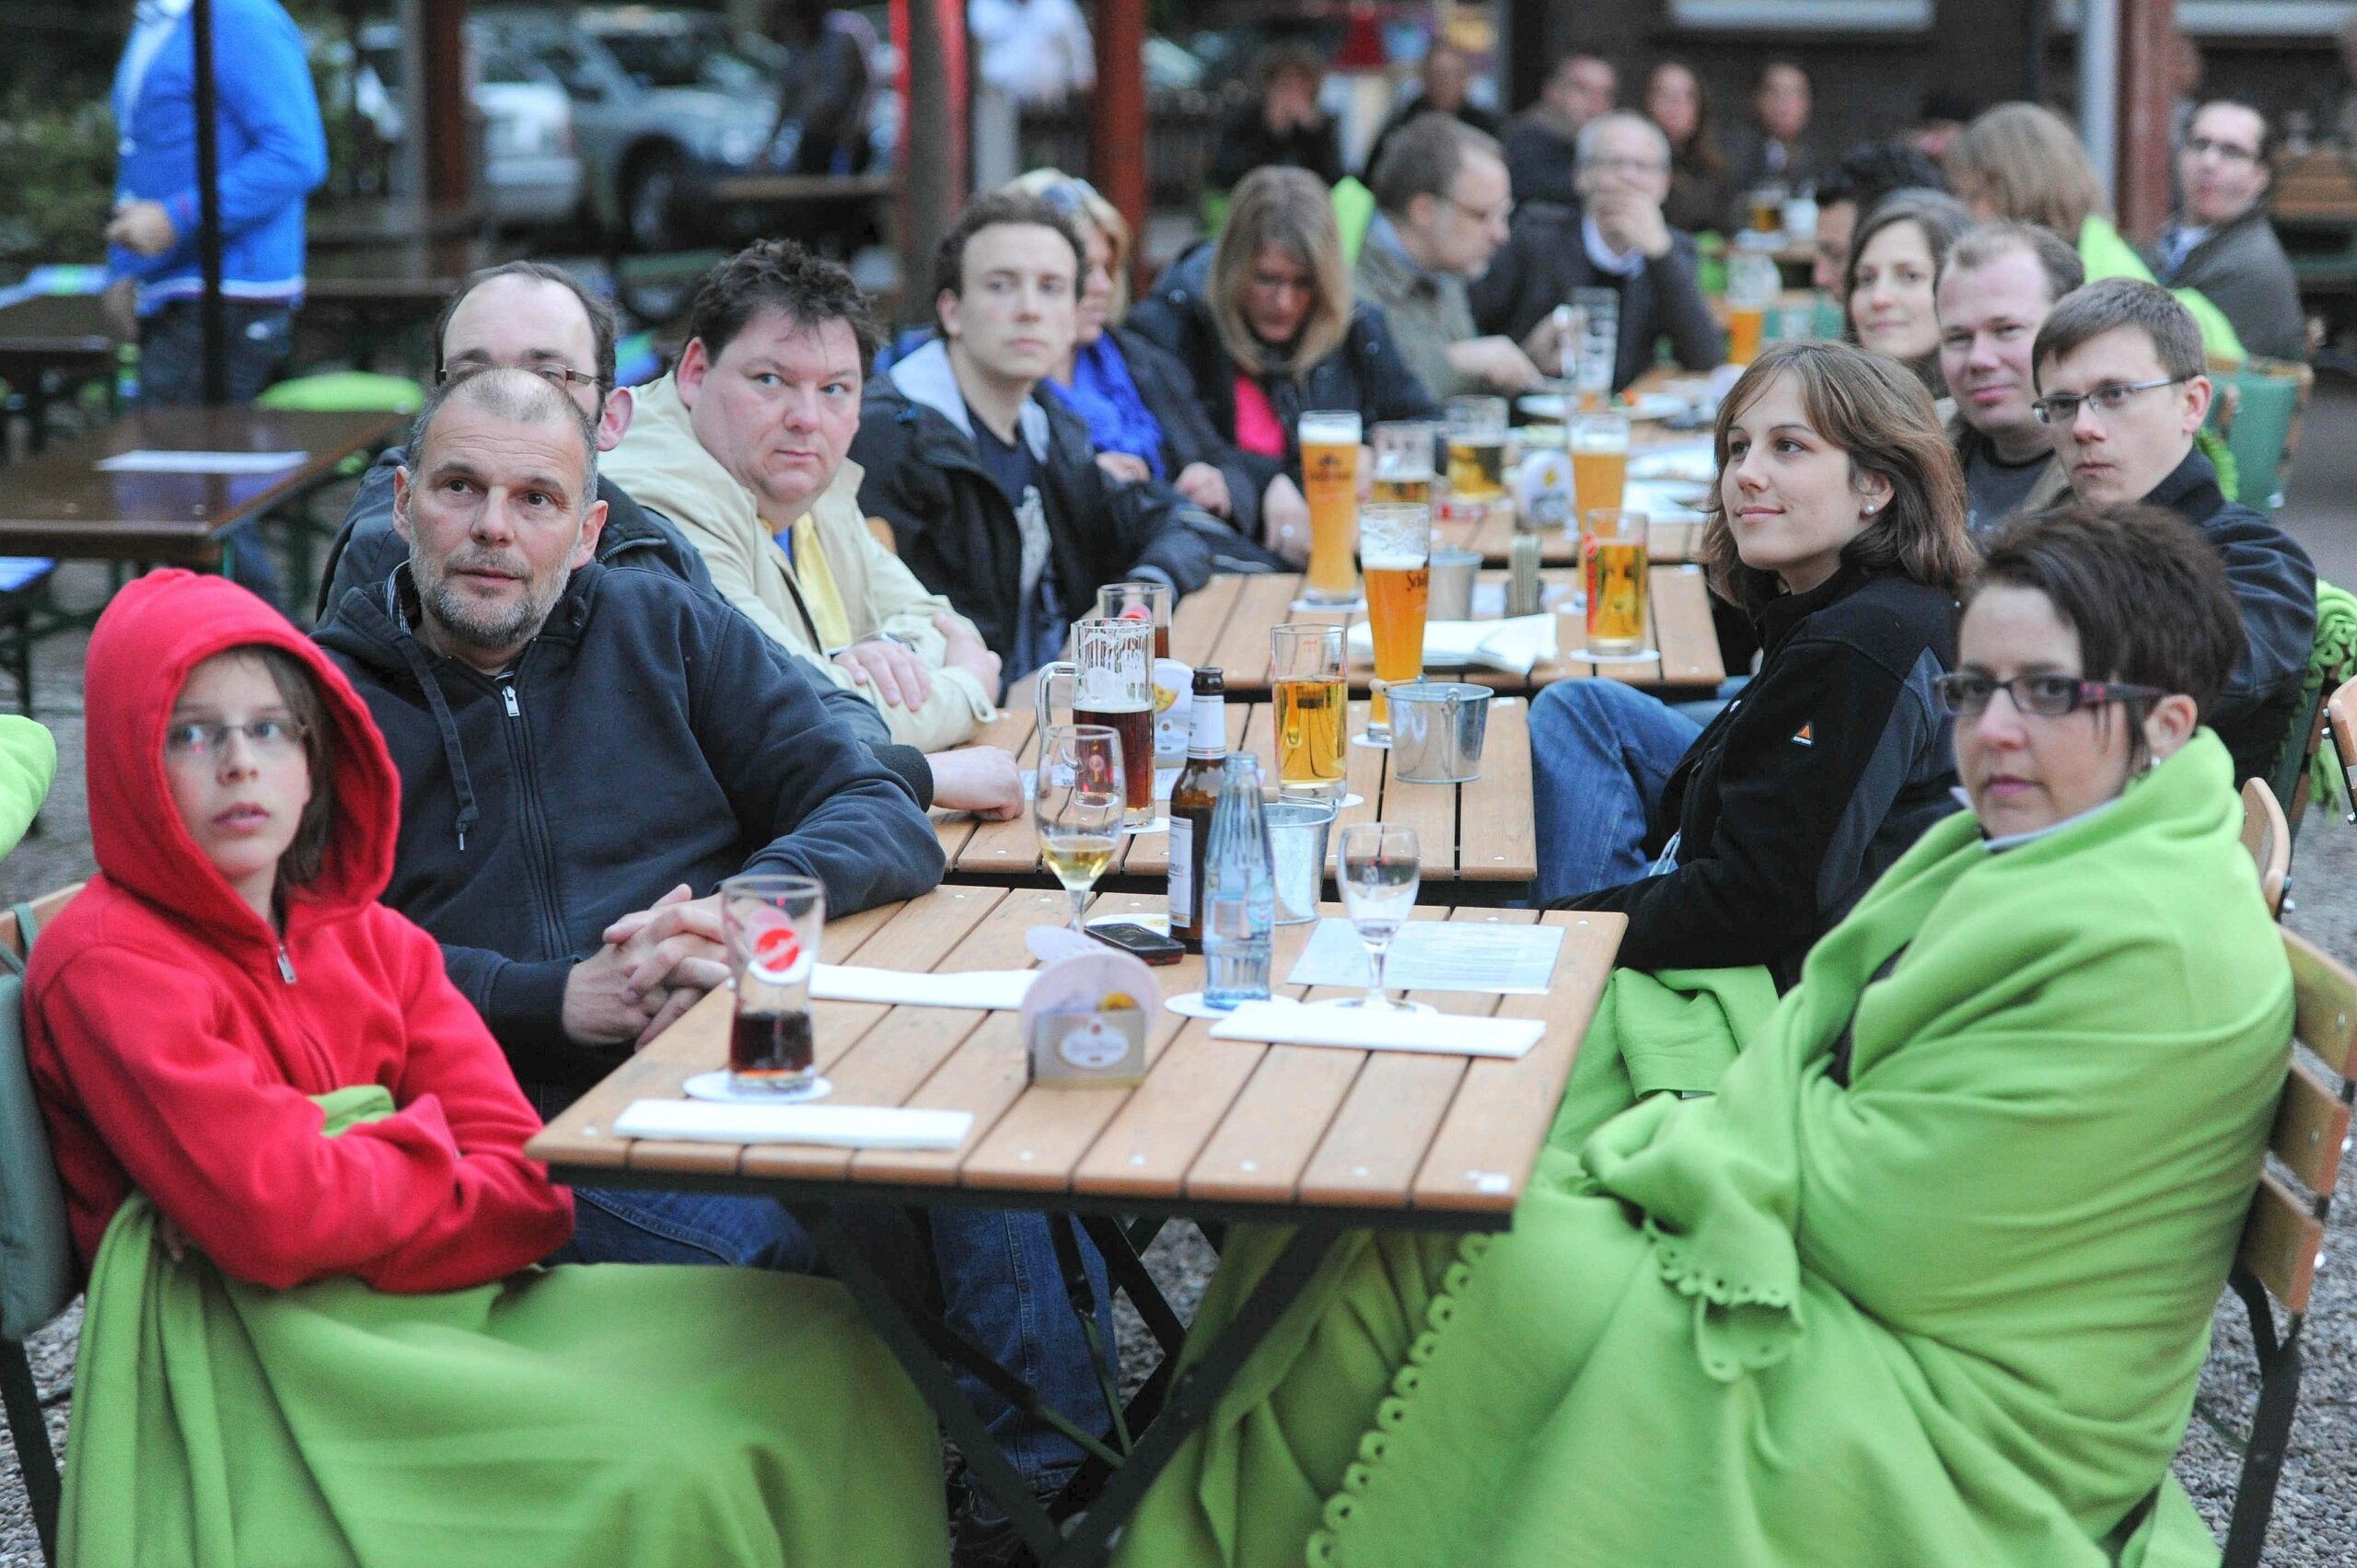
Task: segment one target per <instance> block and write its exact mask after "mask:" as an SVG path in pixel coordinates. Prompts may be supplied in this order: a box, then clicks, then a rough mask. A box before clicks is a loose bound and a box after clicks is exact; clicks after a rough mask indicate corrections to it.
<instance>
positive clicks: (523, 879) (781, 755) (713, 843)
mask: <svg viewBox="0 0 2357 1568" xmlns="http://www.w3.org/2000/svg"><path fill="white" fill-rule="evenodd" d="M414 603H415V601H414V598H412V590H411V589H410V588H409V572H408V570H407V568H406V567H404V568H402V569H401V571H400V572H399V573H397V574H396V575H395V576H394V577H393V579H392V580H391V581H390V582H389V584H387V585H386V586H385V589H384V591H381V592H376V591H360V590H354V591H353V592H351V593H347V594H345V595H344V597H343V598H342V599H341V600H339V601H338V602H337V604H336V606H335V610H334V613H333V615H332V617H331V619H330V620H329V621H328V623H327V624H326V625H324V626H322V627H320V628H319V633H318V637H319V642H320V643H321V644H322V645H324V646H325V647H326V648H327V650H328V652H329V654H330V655H331V656H332V657H333V658H334V659H335V661H336V663H337V664H339V665H341V666H342V667H343V671H344V673H345V674H346V675H348V676H350V677H351V678H352V683H353V685H354V687H356V688H357V689H358V690H359V692H360V695H361V698H362V699H363V700H364V701H365V702H366V703H367V704H368V711H369V712H370V714H373V715H374V716H375V718H376V720H377V728H378V729H380V730H382V731H383V732H384V737H385V744H386V747H387V748H388V749H389V750H390V751H391V752H392V757H393V765H394V766H395V767H396V768H398V769H399V770H400V771H401V836H400V839H399V841H398V843H397V845H396V847H395V850H394V854H393V879H392V881H391V883H390V884H389V886H388V887H387V888H386V889H385V892H384V896H383V901H384V902H385V903H387V904H389V905H390V906H391V907H392V908H394V909H397V910H399V911H401V913H403V914H405V915H407V916H409V918H410V919H412V920H413V921H415V922H417V923H419V924H420V925H423V926H424V927H425V929H426V930H427V931H429V932H431V933H432V934H433V935H434V938H435V940H436V941H438V942H439V943H441V944H442V955H443V961H444V962H445V963H446V964H447V966H448V968H449V970H450V979H451V980H452V981H455V982H456V983H457V985H458V987H459V990H460V991H462V992H464V993H466V995H467V1000H468V1001H470V1002H471V1003H473V1004H474V1005H475V1010H476V1011H477V1012H479V1013H481V1014H482V1016H483V1021H484V1022H485V1023H487V1024H489V1025H490V1026H491V1032H492V1033H493V1035H494V1036H496V1037H497V1038H498V1040H499V1043H500V1045H501V1046H502V1047H503V1048H504V1049H505V1051H506V1052H507V1056H508V1060H509V1062H510V1063H512V1064H513V1065H514V1066H515V1069H516V1075H517V1078H518V1079H519V1080H521V1081H522V1082H523V1083H524V1084H525V1085H526V1086H527V1087H528V1088H536V1089H540V1090H543V1091H545V1090H547V1089H552V1088H553V1089H558V1090H560V1091H563V1092H561V1093H559V1094H558V1095H556V1096H555V1097H554V1098H553V1099H552V1100H550V1101H547V1103H563V1102H564V1101H565V1100H569V1099H570V1098H573V1096H575V1095H577V1094H578V1093H580V1091H581V1090H583V1089H586V1088H587V1087H588V1086H590V1085H591V1084H593V1083H595V1082H597V1081H598V1079H599V1078H600V1077H602V1076H604V1075H605V1074H606V1073H607V1072H608V1071H610V1069H611V1068H612V1067H613V1066H614V1065H615V1064H616V1063H617V1062H618V1061H620V1060H621V1056H622V1055H626V1054H627V1052H618V1051H600V1050H595V1049H592V1048H588V1047H584V1046H578V1045H575V1044H574V1043H572V1042H571V1041H570V1040H568V1039H567V1038H566V1036H565V1033H564V1029H563V1013H564V982H565V977H566V976H567V975H568V974H570V973H571V972H572V970H573V966H574V965H575V963H577V962H579V961H580V960H581V959H583V958H587V957H589V956H591V955H592V954H594V953H596V952H597V951H598V945H599V941H600V937H601V933H603V931H604V930H605V928H606V927H607V926H608V925H609V924H610V923H612V922H613V921H614V920H616V919H617V918H619V917H620V916H621V915H624V914H627V913H629V912H631V911H633V910H642V909H645V908H646V907H647V906H649V905H650V904H652V903H654V901H655V900H656V899H658V898H661V897H662V896H663V895H664V894H665V893H667V892H668V891H669V890H670V889H673V888H674V887H677V886H678V885H679V884H680V883H682V882H685V883H687V884H689V885H690V886H691V887H692V888H693V889H695V891H696V893H697V895H698V896H702V895H703V894H706V893H710V892H712V891H713V890H714V889H715V888H716V887H717V886H718V885H719V882H720V880H721V878H723V877H732V876H735V875H736V874H737V872H740V871H789V872H797V873H800V874H801V875H803V876H806V877H817V878H819V881H821V882H823V883H825V884H826V888H827V911H828V912H829V913H830V914H850V913H853V912H856V911H859V910H863V909H865V908H867V907H868V906H869V905H871V904H880V903H888V902H891V901H892V900H897V899H907V898H913V897H915V896H916V895H917V894H919V893H923V892H925V891H928V890H929V889H932V888H933V887H934V885H935V883H937V882H939V881H940V880H941V872H942V856H941V841H940V839H939V838H938V837H936V836H935V832H934V830H933V825H932V823H930V822H929V821H927V820H926V819H925V815H924V813H923V812H922V811H920V810H918V809H917V805H916V802H915V801H913V800H911V799H910V798H909V792H908V791H907V790H906V789H905V788H903V787H902V786H901V784H900V781H899V780H898V779H896V778H894V777H893V776H892V774H891V772H889V771H888V770H887V769H886V768H885V767H884V766H883V765H882V764H881V763H879V762H877V761H876V760H875V759H874V758H873V757H871V756H870V755H869V754H868V752H867V750H866V749H865V747H863V746H861V745H860V744H859V743H858V742H857V741H856V740H855V739H854V738H853V735H852V731H851V728H850V726H847V725H845V724H844V723H843V722H842V720H841V719H838V718H831V717H830V716H829V715H828V714H827V711H826V709H825V708H823V707H822V706H821V705H820V703H819V699H818V696H817V694H816V693H815V692H813V691H812V690H811V686H810V682H808V681H807V680H804V679H799V678H798V677H796V676H795V675H793V674H791V673H788V672H785V671H782V670H780V669H779V668H778V666H777V664H776V663H775V662H774V661H773V660H772V658H771V657H770V655H769V652H768V646H767V645H768V639H767V638H765V637H763V636H762V635H761V632H760V631H759V630H758V629H756V628H755V627H754V625H753V623H752V622H751V621H748V620H746V619H745V618H744V617H743V616H741V615H739V614H737V611H736V610H733V609H731V608H730V607H729V606H728V605H727V604H726V603H725V602H723V601H721V600H720V599H717V598H712V597H710V596H707V595H702V594H698V593H696V592H695V591H694V590H692V589H691V588H690V587H688V586H687V585H686V584H685V583H682V582H679V581H677V580H676V579H674V578H671V577H668V576H665V575H661V574H659V573H656V572H648V571H634V570H621V571H609V570H608V569H607V568H605V567H603V566H600V565H598V564H597V563H595V562H592V563H590V564H588V565H586V566H584V567H582V568H580V569H579V570H578V571H576V572H575V573H574V574H573V579H572V581H571V583H570V584H569V585H567V587H566V588H565V591H564V594H563V597H562V598H559V599H558V600H557V602H556V606H555V608H554V609H553V610H551V611H550V612H549V617H548V620H547V621H546V622H545V623H544V624H543V625H542V626H541V629H540V635H539V636H537V637H535V638H534V639H533V640H532V641H531V643H530V644H529V645H527V646H526V648H525V650H524V653H523V656H521V657H520V658H519V659H517V662H516V664H515V666H514V667H513V668H510V669H509V670H508V672H507V673H506V674H505V676H503V677H501V678H500V679H493V678H491V677H489V676H486V675H482V674H480V673H478V672H477V671H476V670H475V669H474V668H472V667H470V666H469V665H466V664H463V663H461V662H459V660H457V659H450V658H443V657H440V656H436V655H435V653H434V652H433V651H432V650H431V649H429V648H428V647H426V646H425V645H424V644H423V643H421V642H419V641H418V639H417V637H416V636H415V635H414V634H413V633H412V631H411V616H412V613H413V612H414Z"/></svg>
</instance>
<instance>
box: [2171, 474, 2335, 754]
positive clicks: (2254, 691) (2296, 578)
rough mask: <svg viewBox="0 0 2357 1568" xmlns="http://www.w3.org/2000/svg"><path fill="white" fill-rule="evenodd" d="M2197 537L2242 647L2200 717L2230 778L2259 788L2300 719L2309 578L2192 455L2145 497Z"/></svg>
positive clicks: (2274, 534)
mask: <svg viewBox="0 0 2357 1568" xmlns="http://www.w3.org/2000/svg"><path fill="white" fill-rule="evenodd" d="M2144 500H2145V503H2146V504H2147V505H2154V506H2165V507H2167V508H2168V509H2169V510H2170V511H2172V512H2175V513H2176V514H2177V516H2178V517H2183V518H2184V519H2185V520H2186V521H2188V522H2189V523H2191V524H2192V525H2193V526H2194V527H2196V528H2200V530H2201V532H2202V534H2203V536H2204V537H2205V538H2207V539H2208V540H2210V545H2211V548H2212V549H2213V550H2215V551H2217V552H2218V558H2219V559H2220V560H2221V561H2223V562H2224V563H2225V566H2226V580H2227V582H2228V583H2229V584H2231V585H2232V586H2233V587H2234V590H2235V605H2236V606H2237V607H2238V608H2239V609H2240V610H2242V612H2243V639H2244V648H2243V656H2242V658H2241V659H2240V660H2239V661H2238V662H2237V663H2236V664H2235V673H2234V674H2233V676H2232V677H2231V678H2229V679H2228V680H2227V681H2226V689H2225V691H2223V692H2221V693H2220V694H2219V697H2218V702H2217V704H2216V705H2215V706H2214V707H2212V709H2211V711H2210V712H2209V713H2208V714H2204V715H2203V717H2204V718H2205V719H2206V720H2207V721H2208V723H2209V726H2210V727H2211V728H2212V729H2214V730H2216V731H2217V732H2218V738H2219V739H2221V740H2223V741H2224V742H2225V743H2226V749H2227V750H2229V751H2231V752H2233V753H2234V757H2235V777H2236V778H2237V779H2265V778H2268V777H2269V776H2270V774H2271V772H2273V769H2274V767H2275V757H2276V754H2277V753H2278V752H2279V751H2281V750H2282V749H2283V738H2284V737H2285V736H2286V735H2289V734H2290V733H2291V730H2292V724H2293V719H2295V718H2296V717H2298V716H2299V714H2298V712H2297V710H2298V708H2299V705H2300V690H2301V688H2302V686H2303V685H2305V683H2306V680H2307V678H2308V656H2309V652H2310V649H2311V647H2312V645H2314V644H2315V642H2316V564H2315V563H2313V562H2311V561H2310V560H2309V559H2308V552H2306V551H2305V550H2302V549H2301V548H2300V546H2299V544H2298V542H2297V541H2296V540H2293V538H2292V536H2291V535H2290V534H2287V533H2285V532H2284V531H2283V530H2282V528H2277V527H2276V526H2275V525H2274V524H2273V523H2270V522H2269V521H2268V520H2267V519H2266V518H2265V517H2260V516H2259V515H2258V513H2257V512H2254V511H2252V510H2251V509H2250V508H2249V507H2247V506H2244V505H2238V504H2236V503H2235V502H2232V501H2229V500H2227V499H2226V495H2225V492H2223V491H2222V490H2220V489H2219V488H2218V470H2216V469H2214V468H2212V467H2211V466H2210V459H2207V458H2205V457H2203V456H2202V455H2201V452H2200V448H2199V447H2197V448H2195V449H2194V450H2192V451H2190V452H2188V453H2187V454H2186V455H2185V461H2183V462H2181V463H2179V464H2177V467H2176V469H2174V470H2171V472H2170V474H2169V476H2168V478H2166V479H2165V480H2163V481H2161V482H2160V483H2158V484H2156V485H2154V487H2153V491H2152V494H2149V495H2147V496H2145V497H2144Z"/></svg>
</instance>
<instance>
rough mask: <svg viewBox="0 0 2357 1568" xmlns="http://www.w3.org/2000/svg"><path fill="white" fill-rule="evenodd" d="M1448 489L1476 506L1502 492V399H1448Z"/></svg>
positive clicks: (1503, 483)
mask: <svg viewBox="0 0 2357 1568" xmlns="http://www.w3.org/2000/svg"><path fill="white" fill-rule="evenodd" d="M1448 488H1449V494H1450V495H1451V496H1452V497H1453V498H1454V499H1456V500H1460V501H1470V502H1474V503H1477V504H1486V503H1488V502H1492V501H1495V500H1497V499H1498V498H1499V497H1500V496H1502V495H1504V494H1505V493H1506V401H1505V399H1504V398H1451V399H1449V400H1448Z"/></svg>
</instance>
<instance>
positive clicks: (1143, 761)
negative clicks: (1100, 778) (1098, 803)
mask: <svg viewBox="0 0 2357 1568" xmlns="http://www.w3.org/2000/svg"><path fill="white" fill-rule="evenodd" d="M1072 722H1073V723H1074V724H1101V725H1103V726H1105V727H1106V728H1107V729H1109V730H1111V731H1112V732H1113V733H1114V734H1115V735H1117V736H1119V737H1120V741H1121V789H1122V796H1121V804H1122V805H1123V806H1125V807H1128V813H1127V820H1128V821H1129V822H1130V823H1131V824H1132V826H1136V825H1140V824H1144V823H1148V822H1151V821H1153V820H1154V704H1153V703H1146V704H1145V705H1144V707H1139V708H1089V707H1083V706H1082V705H1081V704H1080V703H1074V704H1073V706H1072Z"/></svg>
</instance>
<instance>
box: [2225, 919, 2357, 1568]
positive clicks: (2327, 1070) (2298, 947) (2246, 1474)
mask: <svg viewBox="0 0 2357 1568" xmlns="http://www.w3.org/2000/svg"><path fill="white" fill-rule="evenodd" d="M2283 947H2284V950H2285V954H2286V956H2287V957H2288V958H2290V959H2291V961H2292V985H2293V993H2294V996H2295V998H2296V1006H2297V1011H2296V1013H2295V1015H2294V1016H2293V1025H2292V1038H2293V1041H2294V1042H2295V1044H2294V1050H2293V1058H2292V1065H2291V1071H2290V1073H2289V1074H2287V1076H2286V1077H2285V1080H2284V1084H2283V1098H2282V1099H2281V1100H2280V1101H2278V1102H2277V1104H2276V1108H2275V1126H2274V1129H2273V1131H2272V1132H2270V1134H2269V1137H2268V1148H2269V1151H2270V1153H2271V1154H2272V1155H2273V1156H2274V1158H2275V1160H2276V1161H2278V1162H2281V1169H2282V1171H2283V1172H2285V1173H2287V1174H2288V1175H2289V1177H2290V1178H2291V1179H2290V1180H2286V1179H2284V1176H2282V1175H2279V1174H2278V1172H2277V1169H2276V1168H2274V1167H2270V1169H2268V1170H2266V1171H2265V1172H2263V1173H2261V1175H2260V1177H2259V1181H2258V1192H2257V1193H2256V1194H2254V1196H2253V1197H2252V1199H2251V1206H2250V1215H2249V1217H2248V1218H2247V1219H2246V1220H2245V1221H2244V1222H2243V1234H2242V1240H2241V1242H2240V1244H2239V1245H2238V1246H2237V1248H2236V1249H2235V1267H2234V1272H2233V1273H2231V1274H2230V1275H2229V1276H2228V1277H2227V1281H2226V1283H2227V1285H2228V1287H2229V1288H2231V1289H2232V1290H2233V1291H2234V1293H2235V1295H2238V1296H2240V1297H2242V1300H2243V1305H2244V1307H2247V1309H2248V1310H2249V1313H2250V1337H2251V1344H2252V1346H2253V1348H2254V1349H2255V1350H2256V1352H2257V1353H2258V1403H2257V1405H2256V1407H2255V1408H2254V1409H2253V1411H2252V1413H2251V1419H2250V1423H2249V1425H2248V1426H2247V1428H2243V1429H2241V1430H2237V1429H2236V1426H2235V1423H2232V1422H2230V1421H2228V1420H2227V1419H2226V1418H2224V1417H2223V1416H2222V1415H2221V1413H2220V1412H2219V1411H2216V1410H2215V1409H2214V1408H2212V1406H2211V1404H2210V1402H2209V1401H2208V1400H2195V1401H2194V1409H2195V1410H2196V1411H2197V1412H2198V1413H2199V1414H2200V1417H2201V1419H2202V1420H2203V1421H2205V1422H2207V1423H2209V1424H2210V1425H2211V1426H2212V1428H2213V1429H2215V1430H2216V1431H2217V1433H2218V1434H2219V1435H2220V1436H2222V1437H2223V1438H2224V1439H2225V1440H2226V1442H2227V1444H2228V1445H2229V1446H2232V1447H2233V1448H2235V1450H2236V1451H2237V1452H2239V1453H2240V1454H2241V1455H2242V1457H2243V1468H2242V1475H2241V1477H2240V1479H2239V1480H2238V1481H2237V1482H2236V1483H2235V1504H2234V1512H2233V1514H2232V1516H2230V1518H2229V1519H2228V1522H2227V1527H2226V1545H2225V1559H2224V1568H2253V1565H2255V1564H2256V1563H2257V1562H2258V1560H2259V1552H2260V1551H2261V1549H2262V1548H2263V1547H2264V1546H2265V1545H2266V1541H2267V1521H2268V1518H2269V1516H2270V1515H2271V1514H2273V1512H2274V1511H2275V1487H2276V1482H2277V1481H2278V1480H2279V1479H2281V1477H2282V1471H2283V1454H2284V1449H2285V1446H2286V1445H2287V1443H2288V1442H2289V1439H2290V1437H2291V1433H2292V1417H2293V1412H2294V1411H2296V1410H2297V1409H2298V1406H2299V1402H2300V1368H2301V1351H2300V1330H2301V1329H2302V1328H2303V1327H2304V1326H2305V1323H2306V1320H2307V1310H2308V1293H2309V1290H2310V1289H2311V1287H2312V1286H2314V1284H2315V1283H2316V1258H2317V1254H2318V1252H2319V1251H2320V1250H2321V1249H2322V1248H2323V1246H2324V1222H2325V1219H2326V1217H2327V1215H2328V1214H2329V1212H2330V1210H2331V1206H2332V1191H2333V1184H2334V1183H2335V1182H2336V1181H2337V1180H2339V1179H2340V1156H2341V1150H2342V1145H2343V1144H2345V1143H2346V1142H2347V1141H2348V1137H2349V1117H2350V1104H2351V1098H2352V1092H2357V1084H2352V1083H2351V1079H2350V1077H2349V1071H2350V1067H2351V1060H2350V1058H2351V1049H2352V1046H2357V975H2352V974H2351V973H2350V972H2349V970H2346V969H2344V968H2343V967H2341V966H2340V964H2338V963H2335V962H2334V961H2333V960H2332V959H2330V958H2326V957H2325V956H2324V955H2323V954H2322V953H2320V952H2318V951H2317V950H2316V948H2314V947H2310V946H2309V945H2308V944H2307V943H2306V942H2305V941H2303V940H2302V939H2301V938H2299V937H2298V936H2295V935H2293V934H2292V933H2291V932H2288V931H2286V932H2284V933H2283ZM2299 1047H2305V1048H2306V1050H2307V1051H2313V1052H2314V1053H2315V1057H2316V1062H2317V1063H2321V1064H2322V1067H2323V1069H2324V1070H2323V1071H2321V1072H2320V1071H2318V1070H2317V1067H2316V1065H2314V1064H2312V1063H2310V1062H2309V1061H2308V1060H2306V1059H2305V1058H2304V1057H2303V1056H2302V1055H2301V1054H2300V1052H2299V1050H2298V1048H2299ZM2299 1188H2305V1196H2302V1194H2301V1193H2300V1191H2297V1189H2299Z"/></svg>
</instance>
